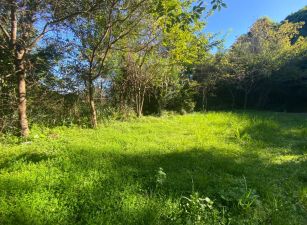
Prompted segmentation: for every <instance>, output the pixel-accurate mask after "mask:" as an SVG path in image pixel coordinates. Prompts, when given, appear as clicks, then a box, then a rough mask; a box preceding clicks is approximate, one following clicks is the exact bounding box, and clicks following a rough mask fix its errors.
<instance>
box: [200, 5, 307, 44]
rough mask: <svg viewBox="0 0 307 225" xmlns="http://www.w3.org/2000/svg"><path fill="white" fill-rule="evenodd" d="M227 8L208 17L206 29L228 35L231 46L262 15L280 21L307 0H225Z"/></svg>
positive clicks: (228, 42)
mask: <svg viewBox="0 0 307 225" xmlns="http://www.w3.org/2000/svg"><path fill="white" fill-rule="evenodd" d="M224 1H225V2H226V4H227V8H224V9H222V10H221V11H220V12H218V11H217V12H215V13H214V15H212V16H211V17H210V18H209V19H208V25H207V27H206V29H205V31H209V32H212V33H221V35H222V36H223V35H225V34H228V35H227V36H226V43H225V47H229V46H230V45H231V44H232V43H233V42H234V41H235V39H236V37H238V36H239V35H241V34H243V33H246V32H247V31H248V30H249V28H250V26H251V25H252V24H253V23H254V22H255V21H256V20H257V19H258V18H260V17H263V16H268V17H270V18H271V19H272V20H273V21H276V22H280V21H281V20H283V19H285V17H286V16H288V15H289V14H291V13H293V12H296V11H298V10H299V9H301V8H303V7H304V6H306V5H307V0H224Z"/></svg>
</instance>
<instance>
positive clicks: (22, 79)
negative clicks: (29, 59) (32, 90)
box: [10, 1, 30, 137]
mask: <svg viewBox="0 0 307 225" xmlns="http://www.w3.org/2000/svg"><path fill="white" fill-rule="evenodd" d="M16 7H17V5H16V1H12V2H11V37H10V39H11V40H10V41H11V43H10V44H11V46H10V48H11V50H12V52H14V56H15V61H14V64H15V75H16V77H17V79H18V115H19V124H20V128H21V132H20V134H21V136H22V137H27V136H29V133H30V130H29V125H28V119H27V99H26V68H25V61H24V55H25V54H26V51H25V49H24V47H22V46H21V45H18V44H17V15H16V13H17V11H16Z"/></svg>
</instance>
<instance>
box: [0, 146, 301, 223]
mask: <svg viewBox="0 0 307 225" xmlns="http://www.w3.org/2000/svg"><path fill="white" fill-rule="evenodd" d="M48 157H49V156H47V155H45V156H44V155H39V156H36V155H29V156H25V155H21V156H19V158H22V159H25V161H27V162H28V161H30V162H36V163H43V162H44V160H45V159H48ZM64 158H65V160H66V161H65V163H63V162H62V161H56V162H57V163H56V164H55V165H54V166H56V167H58V168H59V169H60V171H61V174H59V175H58V177H55V178H54V179H55V180H54V181H53V182H55V183H56V184H53V185H50V186H49V189H48V193H51V194H52V196H54V198H57V199H58V201H59V202H63V204H62V206H61V207H62V208H60V209H59V210H58V211H54V210H55V209H54V207H51V209H50V211H48V210H49V209H48V207H46V209H45V212H44V213H45V214H44V213H42V214H41V215H37V218H35V217H33V215H35V212H33V211H23V210H22V209H23V208H24V206H23V205H18V204H21V203H19V202H18V201H16V200H15V205H14V207H13V206H11V208H10V207H9V209H8V210H12V211H10V212H9V213H8V214H7V215H9V217H5V216H4V217H3V216H2V218H0V219H2V220H3V221H6V222H7V223H8V224H9V222H10V223H11V224H33V225H36V224H90V223H92V224H144V225H145V224H173V223H172V221H170V220H169V215H171V214H172V213H173V211H172V210H174V209H173V208H171V207H169V206H167V204H166V202H167V201H171V202H178V201H180V198H181V196H189V195H190V194H191V193H192V191H197V192H199V193H200V194H201V195H202V196H208V197H210V198H211V199H213V200H215V201H216V202H217V204H222V205H225V206H227V207H229V210H230V212H231V213H232V215H233V216H240V213H242V212H241V211H238V208H237V207H236V205H237V201H238V199H236V198H240V197H241V196H242V194H244V190H246V188H248V189H253V190H255V192H256V194H257V196H259V200H260V201H261V202H262V203H263V205H265V204H266V205H267V207H269V205H270V201H271V200H272V199H275V200H276V199H278V201H280V204H281V206H280V208H278V210H277V211H276V212H275V211H273V209H272V211H270V212H269V213H267V215H265V216H263V218H262V220H263V221H265V222H264V224H265V223H266V224H278V225H279V224H287V221H290V220H293V217H297V218H300V219H301V218H302V217H303V215H304V214H303V212H304V209H303V208H302V206H301V205H300V204H298V203H297V202H298V201H299V200H298V199H297V196H296V194H297V193H298V192H299V191H300V189H301V188H302V187H303V185H305V184H306V180H305V179H306V171H307V163H306V161H299V162H287V163H283V164H268V163H267V162H264V161H262V160H261V159H260V158H259V157H258V155H257V154H255V153H253V152H250V153H248V154H243V155H240V156H239V157H238V156H234V155H225V149H219V148H210V149H187V150H185V151H177V150H174V151H173V152H169V153H163V152H161V151H159V150H157V149H152V150H148V152H141V153H128V152H127V153H119V152H111V151H110V152H99V151H97V150H96V151H92V149H83V150H80V151H75V152H74V153H72V154H68V153H67V155H65V157H64ZM160 167H161V168H163V171H164V172H165V173H166V180H165V182H164V183H163V185H162V186H160V187H157V182H156V180H157V177H156V175H157V171H158V169H159V168H160ZM12 179H13V178H12ZM11 184H12V183H11ZM16 185H17V186H18V184H16ZM28 185H31V183H29V184H28ZM32 185H34V186H35V184H34V183H33V184H32ZM45 185H46V186H47V185H48V184H45ZM0 187H1V189H2V191H3V189H5V188H7V189H10V188H11V187H9V186H5V183H4V181H3V180H0ZM20 187H22V186H20ZM43 188H44V187H37V189H38V190H37V191H39V190H41V189H43ZM14 190H15V191H16V192H14V191H13V192H12V193H11V194H10V196H11V197H12V196H15V197H16V198H18V196H19V197H20V196H22V195H24V194H25V193H26V192H27V191H26V190H22V189H20V190H16V189H14ZM33 191H36V190H33ZM43 193H44V192H43ZM228 193H232V194H231V195H230V197H229V198H230V200H229V201H228V200H227V201H226V200H225V199H224V200H223V199H222V198H221V196H222V195H227V194H228ZM27 194H29V193H27ZM285 195H286V196H287V198H288V199H284V198H283V196H285ZM49 198H50V197H49ZM33 201H34V200H33ZM35 201H36V200H35ZM295 202H296V203H295ZM23 204H24V203H23ZM26 204H29V205H28V206H29V207H30V204H34V203H31V202H27V203H26ZM293 205H295V207H296V209H295V210H296V211H293ZM291 207H292V209H291ZM17 209H18V210H17ZM20 209H21V210H20ZM14 210H15V211H14ZM32 210H36V209H35V208H33V209H32ZM52 210H53V211H52ZM263 210H264V209H263ZM61 212H67V214H65V215H62V214H61ZM298 212H299V213H298ZM56 213H58V215H59V217H60V216H62V218H57V216H55V219H52V218H53V217H50V218H49V217H48V218H47V219H45V217H46V216H50V215H57V214H56ZM21 214H22V216H21ZM49 214H50V215H49ZM2 215H4V214H2ZM0 216H1V215H0ZM14 218H19V221H16V220H15V219H14ZM20 218H23V219H24V220H23V219H21V220H20ZM278 218H279V219H278ZM39 219H41V220H39ZM44 219H45V221H44ZM48 219H49V220H48ZM25 221H28V222H25ZM39 221H43V222H39ZM56 221H62V222H56ZM65 221H66V222H67V223H66V222H65ZM274 221H275V222H274ZM17 222H18V223H17Z"/></svg>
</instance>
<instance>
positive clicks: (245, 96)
mask: <svg viewBox="0 0 307 225" xmlns="http://www.w3.org/2000/svg"><path fill="white" fill-rule="evenodd" d="M247 101H248V92H247V91H245V93H244V110H246V107H247Z"/></svg>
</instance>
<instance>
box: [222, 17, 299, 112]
mask: <svg viewBox="0 0 307 225" xmlns="http://www.w3.org/2000/svg"><path fill="white" fill-rule="evenodd" d="M301 26H302V23H297V24H292V23H288V22H285V23H283V24H281V25H279V24H276V23H273V22H272V21H270V20H269V19H268V18H262V19H259V20H258V21H256V23H255V24H254V25H253V26H252V28H251V29H250V31H249V33H248V34H246V35H243V36H241V37H239V38H238V40H237V41H236V43H235V44H234V45H233V46H232V48H231V50H230V52H229V55H228V57H229V62H230V64H231V66H230V67H231V70H232V71H231V74H232V76H234V78H235V79H236V80H237V83H238V85H239V88H240V89H241V90H242V91H243V92H244V102H243V107H244V109H246V107H247V105H248V97H249V95H250V94H251V93H252V92H253V91H254V90H255V88H256V87H257V85H258V84H259V82H260V81H263V80H266V79H269V78H270V77H271V75H272V73H273V71H276V70H278V69H279V68H280V66H281V65H282V64H283V63H284V62H285V61H286V60H287V55H288V54H287V52H289V49H291V48H293V45H292V39H293V38H294V37H295V35H297V34H298V30H299V29H300V28H301ZM264 94H266V95H267V94H268V92H264Z"/></svg>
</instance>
